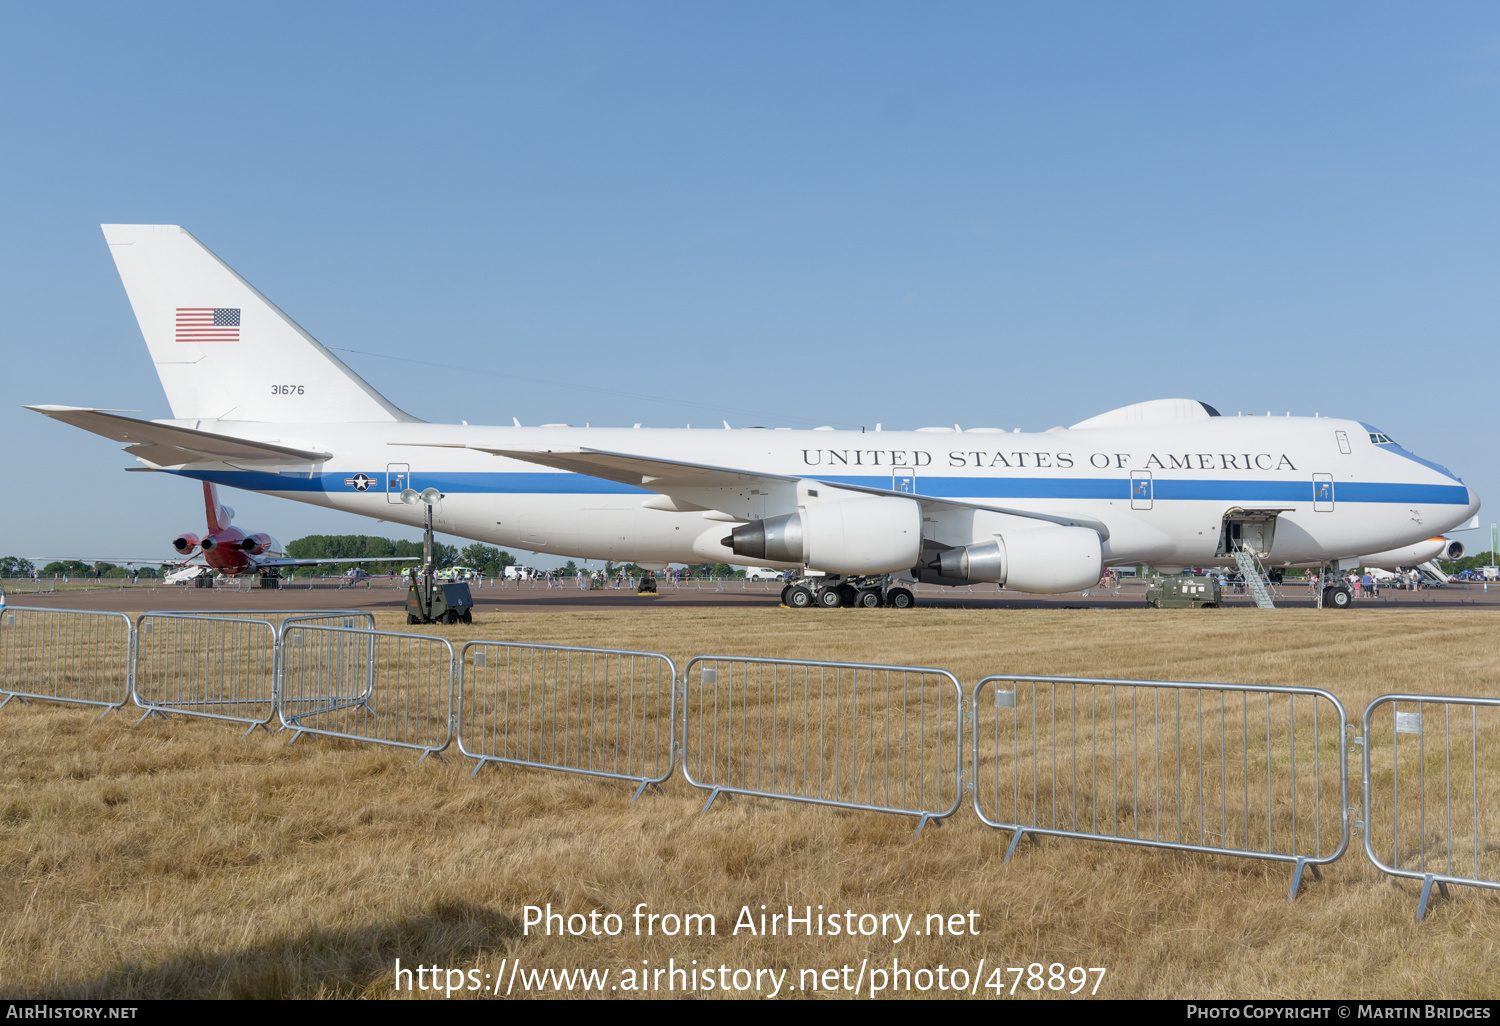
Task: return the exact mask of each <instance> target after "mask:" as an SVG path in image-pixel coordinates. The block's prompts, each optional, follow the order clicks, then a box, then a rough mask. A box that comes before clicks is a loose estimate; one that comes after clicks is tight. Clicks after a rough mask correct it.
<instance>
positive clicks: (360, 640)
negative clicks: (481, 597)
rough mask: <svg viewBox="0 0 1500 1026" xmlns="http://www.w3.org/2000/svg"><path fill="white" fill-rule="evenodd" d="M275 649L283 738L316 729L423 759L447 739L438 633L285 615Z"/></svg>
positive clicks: (448, 678) (446, 676)
mask: <svg viewBox="0 0 1500 1026" xmlns="http://www.w3.org/2000/svg"><path fill="white" fill-rule="evenodd" d="M281 653H282V659H281V687H280V694H279V707H280V710H281V714H280V715H281V722H282V725H283V726H285V727H288V728H290V729H291V730H293V731H295V733H294V734H293V735H292V737H291V740H289V741H288V742H287V744H291V743H292V742H293V741H296V740H297V739H298V738H299V737H301V736H302V735H303V734H320V735H323V736H325V737H340V738H346V739H348V740H351V741H368V742H371V743H373V744H382V745H394V746H396V747H399V748H415V749H417V750H419V751H421V753H422V758H423V759H425V758H426V757H427V756H429V755H433V754H436V753H439V752H441V751H442V750H443V749H444V748H447V747H448V744H449V742H450V741H452V739H453V702H454V689H455V686H456V684H457V673H456V670H455V659H454V654H453V645H452V644H450V643H449V642H448V640H447V639H446V638H441V637H438V636H437V635H433V634H398V633H395V632H393V631H375V630H364V629H360V628H355V627H341V626H337V627H336V626H328V625H318V624H311V623H303V622H301V621H298V620H291V621H288V622H287V623H286V624H285V625H284V626H283V628H282V631H281ZM419 761H420V760H419Z"/></svg>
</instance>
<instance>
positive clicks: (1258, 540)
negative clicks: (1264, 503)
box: [1215, 506, 1291, 559]
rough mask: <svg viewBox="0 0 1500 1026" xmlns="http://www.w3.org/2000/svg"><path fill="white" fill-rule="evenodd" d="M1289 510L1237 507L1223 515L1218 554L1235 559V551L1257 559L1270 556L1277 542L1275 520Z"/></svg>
mask: <svg viewBox="0 0 1500 1026" xmlns="http://www.w3.org/2000/svg"><path fill="white" fill-rule="evenodd" d="M1289 512H1291V511H1290V510H1289V509H1244V508H1242V507H1239V506H1236V507H1234V508H1233V509H1230V510H1228V511H1226V512H1225V514H1224V521H1223V527H1222V529H1221V530H1220V532H1219V551H1218V552H1217V553H1215V555H1217V556H1219V557H1221V558H1224V557H1228V558H1231V559H1232V558H1233V557H1234V554H1235V553H1236V552H1248V553H1250V554H1251V555H1252V556H1254V557H1255V558H1256V559H1265V558H1266V557H1267V556H1269V555H1270V554H1271V546H1272V545H1273V544H1274V543H1275V541H1276V518H1277V516H1279V515H1280V514H1282V513H1289Z"/></svg>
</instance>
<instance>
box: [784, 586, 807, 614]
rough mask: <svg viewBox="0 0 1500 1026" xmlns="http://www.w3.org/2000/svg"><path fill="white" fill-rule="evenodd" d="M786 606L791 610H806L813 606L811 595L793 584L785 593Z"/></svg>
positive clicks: (805, 589)
mask: <svg viewBox="0 0 1500 1026" xmlns="http://www.w3.org/2000/svg"><path fill="white" fill-rule="evenodd" d="M786 604H787V605H789V606H791V607H792V608H793V609H807V608H808V607H810V606H811V605H812V604H813V593H812V592H810V591H808V590H807V588H805V587H803V586H802V585H800V584H794V585H792V589H791V591H788V592H787V593H786Z"/></svg>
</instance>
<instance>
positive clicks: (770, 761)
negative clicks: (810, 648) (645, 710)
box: [682, 656, 963, 833]
mask: <svg viewBox="0 0 1500 1026" xmlns="http://www.w3.org/2000/svg"><path fill="white" fill-rule="evenodd" d="M695 670H696V671H697V674H696V678H695V676H694V671H695ZM682 721H683V728H682V759H683V762H682V768H683V775H684V776H685V777H686V778H687V782H688V783H689V784H692V785H693V786H694V787H697V788H702V789H703V790H706V791H710V792H712V793H711V794H710V795H709V797H708V801H707V802H706V803H705V804H704V806H703V808H704V809H705V810H707V809H708V808H709V806H711V805H713V803H714V800H715V799H716V798H718V796H719V795H721V794H726V795H735V794H744V795H759V796H761V797H764V798H786V799H790V800H792V801H799V802H811V803H814V804H817V805H833V806H838V807H840V808H846V809H864V810H869V811H873V812H894V813H898V814H902V815H907V816H916V817H918V821H917V831H916V832H917V833H921V831H922V828H923V827H924V826H926V825H927V823H928V821H929V820H941V819H945V818H947V817H948V816H951V815H952V814H953V813H954V812H956V811H957V809H958V806H959V802H960V800H961V798H962V791H963V788H962V783H961V781H962V776H963V752H962V738H963V689H962V687H961V686H960V684H959V683H958V679H957V678H955V677H954V676H953V674H951V673H949V672H948V671H947V670H939V669H932V668H929V667H921V666H885V665H880V664H867V663H829V662H815V661H810V660H800V659H757V658H751V657H743V656H694V657H693V658H692V659H690V660H689V661H688V663H687V666H686V667H684V670H683V702H682Z"/></svg>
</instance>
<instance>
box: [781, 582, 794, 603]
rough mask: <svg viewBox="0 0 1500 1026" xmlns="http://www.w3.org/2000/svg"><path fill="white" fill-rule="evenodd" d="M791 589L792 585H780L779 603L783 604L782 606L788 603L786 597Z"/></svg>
mask: <svg viewBox="0 0 1500 1026" xmlns="http://www.w3.org/2000/svg"><path fill="white" fill-rule="evenodd" d="M791 591H792V586H791V585H790V584H786V585H783V586H782V588H781V604H782V605H784V606H785V605H790V603H788V602H787V600H786V597H787V596H788V595H789V594H791Z"/></svg>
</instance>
